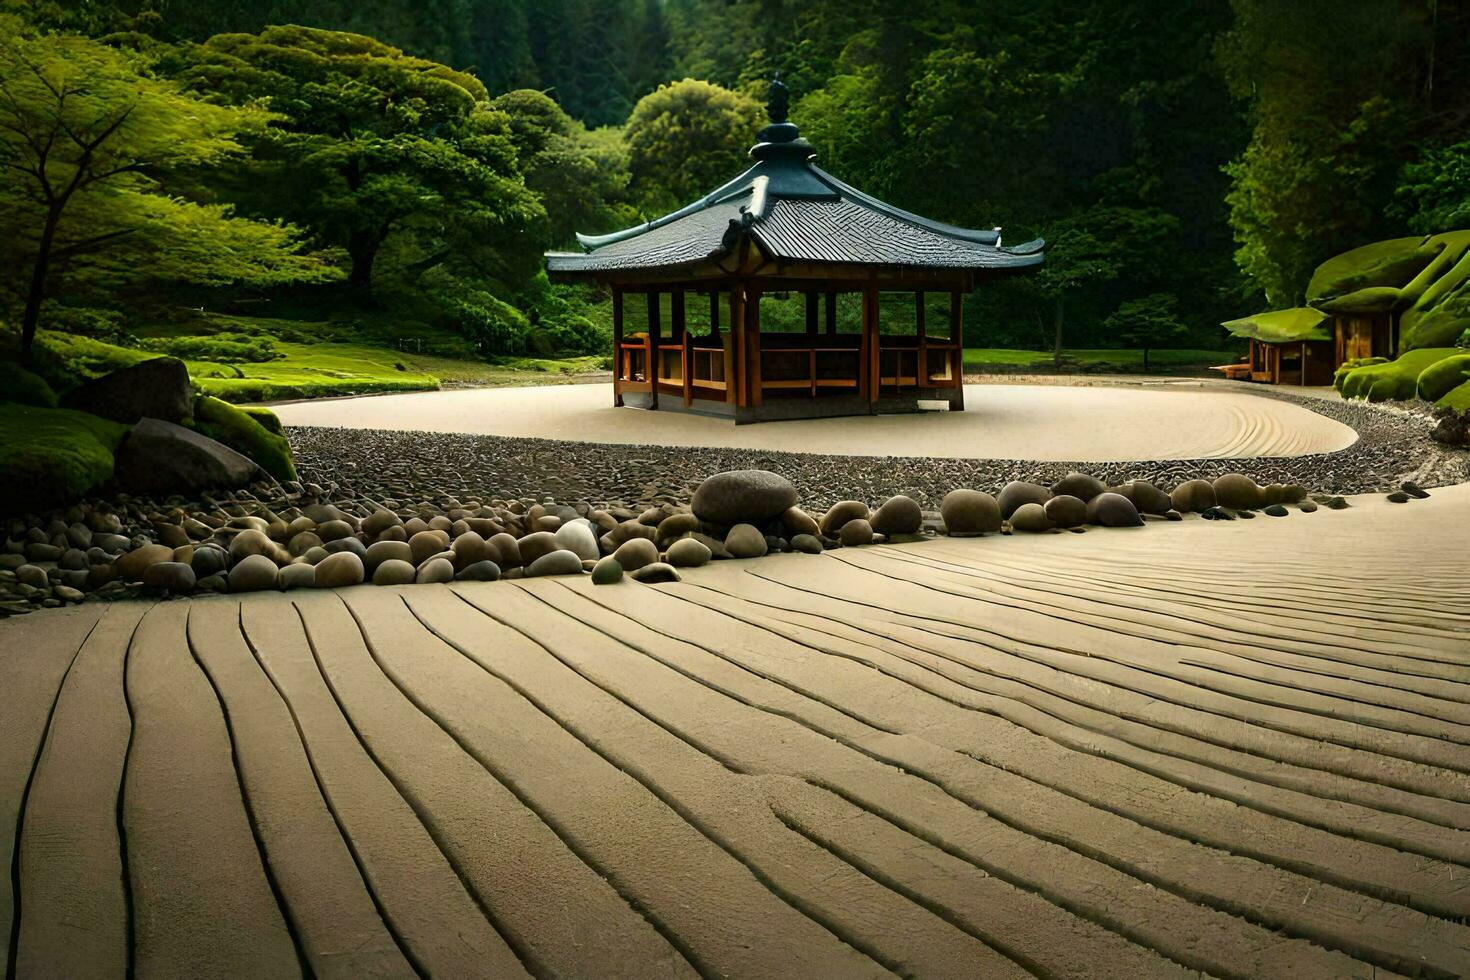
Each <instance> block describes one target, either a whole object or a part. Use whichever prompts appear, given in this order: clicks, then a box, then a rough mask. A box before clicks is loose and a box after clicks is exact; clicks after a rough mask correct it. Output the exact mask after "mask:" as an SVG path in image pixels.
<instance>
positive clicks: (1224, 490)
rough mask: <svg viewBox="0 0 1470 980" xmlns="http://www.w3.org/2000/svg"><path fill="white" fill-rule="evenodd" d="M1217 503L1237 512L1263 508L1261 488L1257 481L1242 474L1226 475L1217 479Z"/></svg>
mask: <svg viewBox="0 0 1470 980" xmlns="http://www.w3.org/2000/svg"><path fill="white" fill-rule="evenodd" d="M1215 503H1217V504H1219V505H1220V506H1221V507H1231V508H1234V509H1235V510H1248V509H1251V508H1255V507H1259V506H1261V488H1260V487H1258V486H1256V481H1255V480H1252V479H1251V478H1250V477H1248V476H1243V475H1241V474H1240V473H1226V474H1225V475H1224V476H1221V477H1216V478H1215Z"/></svg>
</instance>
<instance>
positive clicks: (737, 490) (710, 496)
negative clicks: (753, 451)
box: [690, 470, 797, 527]
mask: <svg viewBox="0 0 1470 980" xmlns="http://www.w3.org/2000/svg"><path fill="white" fill-rule="evenodd" d="M796 499H797V497H796V488H795V487H793V486H792V485H791V481H790V480H788V479H786V478H785V477H784V476H781V475H779V474H776V473H772V472H771V471H770V470H727V471H726V472H724V473H716V474H715V475H714V476H711V477H709V478H708V479H706V480H705V481H704V482H703V483H701V484H700V485H699V489H697V490H695V491H694V499H693V500H692V501H690V507H691V509H692V510H693V511H694V513H695V515H696V516H697V517H698V518H699V519H700V520H702V521H708V522H709V523H711V524H718V525H720V526H722V527H729V526H732V525H735V524H764V523H765V522H766V521H769V520H770V519H771V518H773V517H776V516H777V515H779V514H780V513H781V512H782V511H784V510H786V508H788V507H795V506H796Z"/></svg>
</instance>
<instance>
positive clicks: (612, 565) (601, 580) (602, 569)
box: [592, 555, 623, 585]
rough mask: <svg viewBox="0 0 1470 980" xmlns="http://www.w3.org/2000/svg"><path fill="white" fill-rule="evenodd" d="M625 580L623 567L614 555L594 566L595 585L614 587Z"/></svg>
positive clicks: (593, 580)
mask: <svg viewBox="0 0 1470 980" xmlns="http://www.w3.org/2000/svg"><path fill="white" fill-rule="evenodd" d="M622 580H623V566H622V565H620V564H618V560H617V559H616V558H614V557H613V556H612V555H608V556H607V557H606V558H604V559H602V560H601V561H599V562H598V563H597V564H596V565H593V566H592V584H593V585H612V584H613V583H614V582H621V581H622Z"/></svg>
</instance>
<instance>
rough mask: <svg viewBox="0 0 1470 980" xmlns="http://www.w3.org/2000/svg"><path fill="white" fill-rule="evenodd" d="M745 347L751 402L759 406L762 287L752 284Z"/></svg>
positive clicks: (746, 316) (746, 312) (748, 302)
mask: <svg viewBox="0 0 1470 980" xmlns="http://www.w3.org/2000/svg"><path fill="white" fill-rule="evenodd" d="M745 334H746V344H745V349H746V351H747V352H748V354H747V356H748V358H749V368H748V370H747V371H746V377H747V378H748V379H749V382H750V402H749V404H751V405H754V406H759V405H760V404H761V403H762V400H763V399H762V396H761V288H760V287H759V286H752V287H751V288H750V290H749V291H748V292H747V293H746V294H745Z"/></svg>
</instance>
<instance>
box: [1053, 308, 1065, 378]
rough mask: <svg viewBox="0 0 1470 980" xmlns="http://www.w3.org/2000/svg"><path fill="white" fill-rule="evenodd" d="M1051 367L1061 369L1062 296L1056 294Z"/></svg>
mask: <svg viewBox="0 0 1470 980" xmlns="http://www.w3.org/2000/svg"><path fill="white" fill-rule="evenodd" d="M1051 363H1052V367H1053V368H1055V369H1056V370H1058V371H1060V370H1061V369H1062V294H1061V293H1057V313H1056V340H1055V346H1054V347H1053V348H1052V353H1051Z"/></svg>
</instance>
